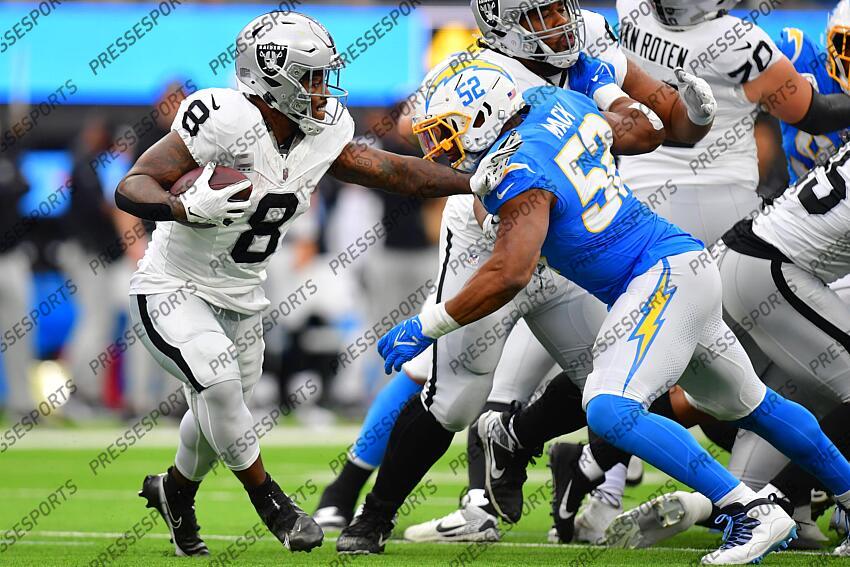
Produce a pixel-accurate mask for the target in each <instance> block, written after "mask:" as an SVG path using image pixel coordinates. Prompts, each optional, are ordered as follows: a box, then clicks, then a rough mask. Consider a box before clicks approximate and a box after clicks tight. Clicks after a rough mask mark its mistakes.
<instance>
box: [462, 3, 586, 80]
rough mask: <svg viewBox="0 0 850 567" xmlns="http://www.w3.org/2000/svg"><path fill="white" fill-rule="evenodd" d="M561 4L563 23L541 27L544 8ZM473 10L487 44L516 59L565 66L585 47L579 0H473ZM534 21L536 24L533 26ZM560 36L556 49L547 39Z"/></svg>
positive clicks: (570, 64) (569, 65) (573, 60)
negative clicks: (564, 21)
mask: <svg viewBox="0 0 850 567" xmlns="http://www.w3.org/2000/svg"><path fill="white" fill-rule="evenodd" d="M552 5H557V7H558V8H562V12H561V13H562V15H563V18H564V20H566V23H564V24H561V25H558V26H555V27H551V28H548V27H544V26H543V24H544V17H543V16H544V11H545V9H546V8H548V7H549V6H552ZM472 13H473V15H474V16H475V22H476V23H477V24H478V29H479V30H481V33H482V34H483V35H484V41H485V43H487V45H489V46H491V47H493V48H495V49H498V50H499V51H502V52H504V53H505V54H507V55H510V56H511V57H516V58H518V59H530V60H533V61H542V62H544V63H548V64H550V65H552V66H553V67H558V68H560V69H566V68H567V67H571V66H572V65H573V64H574V63H575V62H576V61H577V60H578V56H579V53H581V50H582V49H584V40H585V29H584V17H583V16H582V13H581V8H580V7H579V4H578V0H556V1H553V0H472ZM535 24H536V27H537V28H542V29H535ZM560 38H563V40H564V41H563V42H562V48H561V49H558V50H555V49H552V48H551V47H549V45H547V44H546V40H551V39H556V40H560Z"/></svg>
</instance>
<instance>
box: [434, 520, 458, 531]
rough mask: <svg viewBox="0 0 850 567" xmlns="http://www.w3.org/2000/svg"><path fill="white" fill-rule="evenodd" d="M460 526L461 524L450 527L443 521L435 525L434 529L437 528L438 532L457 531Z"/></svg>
mask: <svg viewBox="0 0 850 567" xmlns="http://www.w3.org/2000/svg"><path fill="white" fill-rule="evenodd" d="M459 527H460V526H453V527H450V528H446V527H443V522H440V523H439V524H437V525H436V526H434V529H435V530H437V533H441V534H446V533H449V532H453V531H455V530H456V529H458V528H459Z"/></svg>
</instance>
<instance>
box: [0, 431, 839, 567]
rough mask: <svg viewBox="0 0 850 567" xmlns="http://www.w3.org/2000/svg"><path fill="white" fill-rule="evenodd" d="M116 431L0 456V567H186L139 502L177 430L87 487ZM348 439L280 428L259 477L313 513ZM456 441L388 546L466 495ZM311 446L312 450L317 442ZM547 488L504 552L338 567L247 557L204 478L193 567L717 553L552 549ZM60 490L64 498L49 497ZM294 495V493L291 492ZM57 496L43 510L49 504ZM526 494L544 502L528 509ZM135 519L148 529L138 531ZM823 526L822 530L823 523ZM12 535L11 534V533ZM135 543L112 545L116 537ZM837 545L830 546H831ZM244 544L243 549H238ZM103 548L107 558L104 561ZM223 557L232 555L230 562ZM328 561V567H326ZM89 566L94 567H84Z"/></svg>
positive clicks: (225, 485) (395, 554) (224, 501)
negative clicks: (266, 476)
mask: <svg viewBox="0 0 850 567" xmlns="http://www.w3.org/2000/svg"><path fill="white" fill-rule="evenodd" d="M122 431H123V430H122V429H120V428H114V429H109V430H88V429H86V430H73V429H70V430H69V429H60V430H46V431H41V430H35V431H33V432H32V433H31V434H30V435H29V436H27V437H26V438H25V439H23V440H22V441H20V442H19V443H18V444H16V446H15V447H13V448H12V449H11V450H8V451H6V452H5V453H3V454H0V502H2V504H0V530H2V531H0V547H2V549H3V550H4V551H3V552H2V553H0V565H15V566H18V565H20V566H30V565H32V566H42V565H61V566H71V565H90V564H98V563H97V558H98V556H100V557H101V558H108V559H107V562H106V564H110V565H133V566H159V565H178V564H185V563H186V561H188V560H186V559H179V558H176V557H174V556H173V548H172V546H171V544H170V543H169V542H168V532H167V529H166V528H165V527H164V526H163V525H162V523H161V521H157V523H156V524H155V525H152V524H150V520H149V519H147V518H146V516H147V514H148V512H149V511H148V510H146V509H145V508H144V506H143V500H142V499H141V498H139V497H138V496H137V495H136V493H137V491H138V490H139V488H140V487H141V482H142V479H143V478H144V476H145V475H146V474H150V473H156V472H161V471H163V470H165V468H166V467H167V466H168V465H169V463H170V462H171V460H172V458H173V454H174V450H173V448H171V445H172V444H173V441H174V439H176V429H173V428H166V427H160V428H157V429H156V430H154V431H153V432H152V433H151V434H149V435H147V436H146V437H145V438H144V439H142V440H141V441H140V442H138V443H137V444H136V445H135V446H133V447H132V448H130V449H129V450H127V451H126V452H125V453H123V454H120V455H118V457H117V458H115V459H114V460H110V461H109V462H108V464H106V465H105V469H104V470H103V472H101V473H100V474H98V475H97V476H95V475H94V474H92V471H91V469H90V466H89V463H90V461H92V460H93V459H94V460H96V459H97V455H98V453H99V452H100V451H102V450H103V449H104V448H105V447H106V446H107V445H108V444H109V442H110V441H111V440H114V439H115V438H116V437H118V436H119V435H121V434H122ZM354 431H355V430H354V429H352V428H344V429H343V430H340V429H333V430H330V432H310V431H307V430H304V429H302V428H287V427H280V428H278V429H277V430H276V431H274V432H273V435H272V437H271V438H270V439H267V440H264V449H263V458H264V461H265V463H266V466H267V468H268V469H269V471H270V472H271V473H272V475H273V476H274V477H275V479H276V480H277V481H278V482H279V483H280V484H281V486H282V487H283V488H284V490H286V491H287V492H290V493H297V492H299V491H300V493H301V494H303V496H304V498H303V499H302V501H301V505H302V507H304V508H305V509H306V510H308V511H312V510H313V508H314V506H315V504H316V502H317V499H318V496H319V491H320V490H321V488H322V487H324V485H325V484H327V482H329V480H330V479H331V478H332V472H331V469H330V466H329V463H331V462H332V461H333V460H334V459H335V458H336V457H337V456H338V455H339V453H340V451H341V450H343V449H344V440H345V439H353V438H354V437H353V432H354ZM461 437H463V439H465V435H464V436H460V435H458V436H457V437H456V440H455V444H454V445H452V447H451V448H450V449H449V452H448V453H447V455H446V456H445V457H444V458H443V460H442V461H441V462H440V463H439V464H438V465H437V466H436V467H435V468H434V469H433V470H432V471H431V473H430V474H429V475H428V476H427V477H426V481H425V482H424V483H423V485H421V486H420V488H419V489H418V491H417V498H416V500H415V501H412V500H409V501H408V503H407V504H406V505H405V507H404V508H403V509H402V511H401V512H402V514H401V517H400V518H399V523H398V527H397V529H396V532H395V536H396V537H400V536H401V534H402V533H403V531H404V528H405V527H406V526H408V525H411V524H414V523H418V522H421V521H425V520H428V519H431V518H434V517H438V516H441V515H443V514H445V513H447V512H449V511H450V510H452V509H453V508H454V507H455V506H456V505H457V501H458V497H459V495H460V493H461V490H462V489H463V487H464V485H465V483H466V469H465V467H464V465H463V463H462V462H461V460H459V459H458V456H459V455H460V454H462V452H463V446H462V445H460V444H459V442H460V441H461V440H462V438H461ZM315 440H320V441H318V442H316V441H315ZM547 478H548V469H547V468H546V467H545V463H538V464H537V466H536V467H535V468H534V469H533V470H532V471H531V473H530V482H529V484H528V485H527V488H526V495H527V503H528V506H529V508H531V510H530V512H529V514H528V515H527V516H526V517H525V518H524V519H523V520H522V522H520V523H519V524H517V525H516V526H514V527H513V529H511V530H510V531H509V532H508V533H506V534H505V536H504V538H503V542H502V543H498V544H494V545H487V546H476V545H472V546H468V545H466V544H409V543H405V542H403V541H401V540H399V539H394V540H393V541H391V542H390V544H388V546H387V551H386V553H385V554H384V555H383V556H377V557H348V558H346V563H342V562H340V560H339V559H338V556H337V555H336V553H335V551H334V541H335V535H336V534H335V533H329V534H327V537H326V539H325V543H324V545H323V546H322V547H321V548H319V549H317V550H314V551H313V553H311V554H309V555H308V554H290V553H289V552H288V551H286V550H285V549H283V548H282V546H281V545H280V544H279V543H278V542H277V541H276V540H274V539H273V538H272V537H271V536H270V535H268V534H267V533H266V532H265V530H264V529H262V530H259V533H260V534H263V537H262V539H260V540H259V541H257V542H256V543H255V544H253V545H247V544H246V539H245V537H244V534H245V533H246V532H250V531H251V530H252V529H254V528H255V526H256V524H257V522H258V518H257V516H256V515H255V513H254V510H253V508H252V507H251V505H250V503H249V501H248V499H247V496H246V495H245V493H244V491H243V490H242V488H241V486H240V485H239V484H238V481H236V479H235V478H233V477H232V475H230V473H228V472H227V471H220V472H219V473H218V474H215V475H210V476H209V477H208V478H207V480H205V482H204V484H203V486H202V488H201V490H200V492H199V494H198V499H197V512H198V519H199V523H200V524H201V526H202V533H203V534H204V537H205V539H206V541H207V544H208V545H209V547H210V550H211V552H212V554H213V555H212V557H211V558H210V560H199V561H196V562H197V563H198V564H199V565H204V564H206V563H209V564H215V565H219V564H232V565H237V564H238V565H329V564H331V565H341V564H345V565H364V566H365V565H399V566H406V565H417V566H425V565H480V566H484V565H565V566H571V565H664V566H669V567H672V566H678V565H694V564H696V563H698V561H699V558H700V557H701V555H703V554H704V553H705V552H706V550H709V549H711V548H712V547H714V546H716V545H717V543H718V541H719V536H718V535H717V534H716V533H711V532H709V531H708V530H705V529H703V528H695V529H693V530H691V531H689V532H687V533H685V534H682V535H680V536H678V537H677V538H674V539H673V540H670V541H668V542H665V544H664V547H663V548H658V549H649V550H640V551H625V550H619V549H607V548H599V547H597V548H591V547H586V546H577V545H569V546H555V545H551V544H548V543H546V532H547V530H548V528H549V526H550V522H549V520H550V518H549V505H548V494H547V493H546V492H547V491H546V489H545V487H544V486H543V485H544V483H545V481H546V479H547ZM666 480H667V479H666V477H665V476H663V475H662V474H660V473H658V472H657V471H654V470H651V469H648V470H647V473H646V477H645V482H644V483H643V484H642V485H641V486H639V487H636V488H630V489H628V490H627V493H626V507H631V506H634V505H636V504H638V503H640V502H641V501H643V500H644V499H645V497H646V496H647V495H649V494H652V493H654V492H656V491H658V490H659V487H660V486H661V485H662V484H663V483H664V482H665V481H666ZM60 486H64V487H63V489H62V491H61V492H57V489H58V488H59V487H60ZM299 489H300V490H299ZM51 494H54V496H53V497H52V498H50V495H51ZM529 494H538V495H539V494H544V495H545V499H544V498H539V497H538V499H537V500H536V501H533V497H531V498H529V496H528V495H529ZM40 504H41V509H42V510H43V511H45V512H46V513H45V514H42V513H41V512H39V516H40V517H38V518H37V525H36V526H35V527H34V529H32V530H31V531H27V532H26V533H25V535H22V536H21V535H20V534H21V533H23V531H26V526H25V525H24V524H23V522H22V518H24V517H25V516H26V517H29V516H31V514H32V511H33V510H34V509H37V508H38V507H39V505H40ZM143 518H145V521H144V522H142V520H143ZM825 520H826V519H825V518H822V521H825ZM16 524H17V526H18V528H20V529H21V532H18V533H17V534H16V533H15V532H14V530H15V526H16ZM134 525H135V526H136V529H137V532H138V533H139V534H141V535H142V536H143V537H141V538H140V539H138V541H133V542H132V544H130V543H131V542H130V540H131V539H136V536H132V537H131V538H126V539H123V540H120V541H118V540H119V538H121V537H122V533H124V532H130V533H132V531H133V529H134ZM833 535H834V534H833ZM240 536H242V539H238V538H240ZM109 546H112V547H111V550H112V551H111V554H112V556H111V557H109V556H110V551H109V549H110V548H109ZM228 546H229V549H230V551H229V553H228ZM335 561H336V563H334V562H335ZM93 562H94V563H93ZM845 562H846V563H848V564H850V561H839V560H836V559H831V558H827V557H825V556H824V555H822V554H815V553H800V552H793V553H790V552H786V553H781V554H773V555H771V556H769V557H768V558H767V560H766V561H765V564H766V565H812V566H815V565H832V564H835V565H839V564H842V563H845Z"/></svg>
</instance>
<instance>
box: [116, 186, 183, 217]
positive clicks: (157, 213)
mask: <svg viewBox="0 0 850 567" xmlns="http://www.w3.org/2000/svg"><path fill="white" fill-rule="evenodd" d="M115 204H116V205H117V206H118V208H119V209H121V210H122V211H124V212H125V213H130V214H131V215H133V216H135V217H139V218H140V219H145V220H151V221H173V220H174V215H173V214H171V207H169V206H168V205H166V204H165V203H136V202H135V201H131V200H130V199H128V198H127V197H126V196H124V195H123V194H121V193H119V192H118V191H116V192H115Z"/></svg>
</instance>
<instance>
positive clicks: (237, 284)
mask: <svg viewBox="0 0 850 567" xmlns="http://www.w3.org/2000/svg"><path fill="white" fill-rule="evenodd" d="M328 104H329V105H332V104H336V101H334V100H329V101H328ZM171 129H172V130H173V131H175V132H177V133H178V134H179V135H180V138H181V139H182V140H183V142H184V143H185V144H186V147H187V148H188V149H189V152H190V153H191V154H192V157H193V158H194V159H195V161H196V162H197V163H198V165H205V164H207V163H209V162H211V161H215V162H216V163H217V164H219V165H223V166H226V167H230V168H233V169H236V170H238V171H240V172H242V173H243V174H244V175H245V176H246V177H247V178H248V179H250V180H251V183H252V184H253V191H252V193H251V199H250V206H249V207H248V209H247V210H246V212H245V214H244V215H243V216H242V217H240V218H239V219H238V220H236V221H235V222H233V223H232V224H231V225H230V226H225V227H213V228H194V227H191V226H188V225H183V224H180V223H178V222H158V223H157V226H156V230H155V231H154V233H153V237H152V239H151V242H150V244H149V245H148V248H147V250H146V251H145V256H144V258H143V259H142V260H141V261H140V262H139V267H138V270H137V271H136V273H135V274H133V277H132V279H131V281H130V294H131V295H137V294H145V295H147V294H154V293H168V292H172V291H176V290H178V289H180V288H182V287H185V286H186V284H187V283H188V282H192V284H193V286H194V288H195V293H196V294H197V295H198V296H199V297H201V298H202V299H204V300H205V301H207V302H209V303H210V304H212V305H215V306H217V307H221V308H224V309H230V310H233V311H237V312H239V313H245V314H250V313H256V312H258V311H262V310H263V309H265V308H266V307H267V306H268V300H267V299H266V297H265V294H264V292H263V289H262V287H261V284H262V283H263V282H264V281H265V279H266V265H267V264H268V261H269V257H270V256H271V255H272V254H274V252H275V251H276V250H277V249H278V245H279V243H280V241H281V239H282V238H283V235H284V234H285V233H286V231H287V230H288V229H289V227H290V226H291V225H292V223H293V222H295V219H297V218H298V217H299V216H300V215H302V214H303V213H304V212H305V211H306V210H307V209H308V208H309V207H310V196H311V195H312V193H313V190H314V189H315V188H316V185H317V184H318V182H319V180H320V179H321V178H322V176H323V175H324V174H325V172H326V171H327V170H328V168H329V167H330V166H331V164H333V162H334V161H335V160H336V158H337V157H338V156H339V154H340V153H341V152H342V150H343V148H345V146H346V144H348V143H349V142H350V141H351V139H352V138H353V135H354V122H353V120H352V119H351V117H350V115H349V114H348V112H347V111H346V112H345V113H344V115H343V117H342V120H340V121H339V122H338V123H337V124H336V125H334V126H329V127H326V128H325V130H324V131H323V132H322V133H321V134H319V135H318V136H304V137H303V138H302V139H301V140H300V141H299V142H298V143H296V144H295V145H294V146H293V147H292V148H291V149H290V151H289V153H288V154H287V155H281V154H280V153H279V151H278V148H277V144H276V142H275V140H274V136H273V135H272V134H271V132H269V131H268V129H267V127H266V125H265V122H264V121H263V117H262V115H261V114H260V111H259V109H257V107H256V106H254V104H253V103H251V101H249V100H248V98H247V97H246V95H244V94H243V93H241V92H239V91H236V90H233V89H205V90H201V91H198V92H196V93H194V94H192V96H190V97H188V98H187V99H186V100H184V101H183V103H182V104H181V105H180V108H179V110H178V112H177V116H176V117H175V119H174V124H172V126H171Z"/></svg>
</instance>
